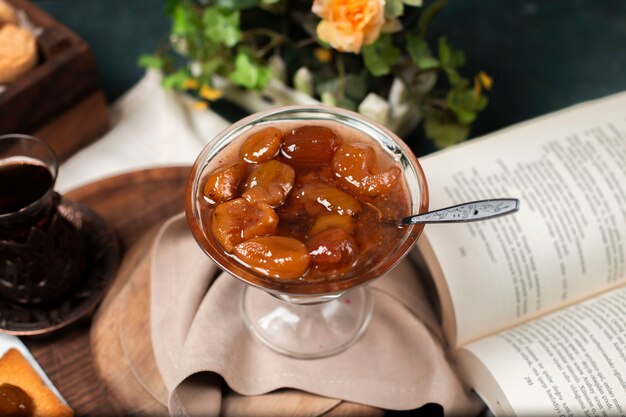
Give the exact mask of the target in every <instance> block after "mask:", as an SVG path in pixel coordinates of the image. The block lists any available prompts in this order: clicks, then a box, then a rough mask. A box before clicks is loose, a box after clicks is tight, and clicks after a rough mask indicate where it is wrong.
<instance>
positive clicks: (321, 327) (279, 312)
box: [241, 286, 372, 359]
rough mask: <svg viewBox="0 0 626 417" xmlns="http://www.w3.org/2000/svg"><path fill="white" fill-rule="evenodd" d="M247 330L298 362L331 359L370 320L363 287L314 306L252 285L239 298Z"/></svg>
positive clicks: (367, 296) (368, 300) (366, 290)
mask: <svg viewBox="0 0 626 417" xmlns="http://www.w3.org/2000/svg"><path fill="white" fill-rule="evenodd" d="M241 314H242V316H243V319H244V321H245V323H246V326H247V327H248V329H249V330H250V331H251V332H252V334H253V335H254V336H256V337H257V338H258V339H259V340H260V341H261V342H263V343H264V344H265V345H266V346H268V347H269V348H271V349H273V350H275V351H276V352H279V353H281V354H283V355H287V356H291V357H294V358H301V359H314V358H323V357H326V356H331V355H334V354H337V353H339V352H342V351H343V350H345V349H347V348H348V347H350V346H352V345H353V344H354V343H355V342H356V341H357V340H358V339H359V338H360V337H361V335H363V333H364V332H365V329H366V328H367V325H368V324H369V321H370V318H371V317H372V300H371V295H370V290H369V288H368V287H367V286H361V287H358V288H355V289H353V290H350V291H347V292H346V293H344V294H343V295H342V296H341V297H339V298H337V299H334V300H332V301H327V302H322V303H318V304H304V305H303V304H293V303H288V302H285V301H282V300H279V299H278V298H276V297H274V296H272V295H270V294H268V293H267V292H265V291H263V290H260V289H257V288H255V287H252V286H246V288H245V289H244V291H243V294H242V298H241Z"/></svg>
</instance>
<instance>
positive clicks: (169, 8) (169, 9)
mask: <svg viewBox="0 0 626 417" xmlns="http://www.w3.org/2000/svg"><path fill="white" fill-rule="evenodd" d="M179 3H180V0H166V1H165V14H166V15H168V16H170V17H172V16H173V15H174V10H175V9H176V7H177V6H178V4H179Z"/></svg>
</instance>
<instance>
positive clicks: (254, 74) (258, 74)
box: [228, 50, 272, 89]
mask: <svg viewBox="0 0 626 417" xmlns="http://www.w3.org/2000/svg"><path fill="white" fill-rule="evenodd" d="M271 77H272V74H271V72H270V70H269V68H267V67H262V66H259V65H257V64H256V63H255V62H254V61H252V59H251V57H250V55H249V52H248V51H246V50H240V51H239V52H238V53H237V57H236V58H235V70H234V71H233V72H231V73H230V74H229V76H228V78H229V79H230V80H231V81H232V82H233V83H235V84H237V85H240V86H242V87H246V88H248V89H262V88H263V87H265V85H266V84H267V83H268V82H269V80H270V79H271Z"/></svg>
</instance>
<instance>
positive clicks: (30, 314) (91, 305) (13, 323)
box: [0, 200, 120, 336]
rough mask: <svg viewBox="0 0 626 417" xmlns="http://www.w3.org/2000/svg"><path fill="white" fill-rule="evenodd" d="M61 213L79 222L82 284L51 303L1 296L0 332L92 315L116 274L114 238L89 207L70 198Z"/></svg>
mask: <svg viewBox="0 0 626 417" xmlns="http://www.w3.org/2000/svg"><path fill="white" fill-rule="evenodd" d="M59 211H60V212H61V213H62V215H64V216H66V217H67V218H69V219H71V220H72V222H73V223H74V224H79V225H81V226H80V230H81V233H82V234H83V236H84V238H85V243H86V245H87V247H86V252H87V257H88V259H87V266H86V268H85V272H84V276H83V279H82V280H81V283H80V284H79V285H77V286H76V287H75V288H73V289H72V290H71V291H70V292H69V293H67V294H66V295H64V296H62V297H60V298H59V299H57V300H55V301H52V302H50V303H46V304H41V305H22V304H17V303H12V302H11V301H10V300H6V299H3V298H0V332H1V333H8V334H14V335H18V336H26V335H37V334H44V333H49V332H52V331H54V330H58V329H60V328H62V327H65V326H67V325H69V324H71V323H73V322H75V321H77V320H79V319H80V318H83V317H85V316H87V315H89V314H91V313H92V312H93V311H94V310H95V308H96V306H97V305H98V303H99V302H100V300H101V299H102V297H103V296H104V293H105V292H106V290H107V288H108V286H109V283H110V281H111V279H112V278H113V277H114V276H115V273H116V271H117V267H118V265H119V261H120V248H119V243H118V240H117V237H116V236H115V233H114V232H113V230H112V229H111V228H110V227H109V226H108V225H107V224H106V222H105V221H104V220H103V219H102V218H101V217H100V216H99V215H97V214H96V213H94V212H93V211H91V210H90V209H89V208H88V207H86V206H84V205H82V204H79V203H76V202H73V201H69V200H63V201H62V202H61V204H60V205H59Z"/></svg>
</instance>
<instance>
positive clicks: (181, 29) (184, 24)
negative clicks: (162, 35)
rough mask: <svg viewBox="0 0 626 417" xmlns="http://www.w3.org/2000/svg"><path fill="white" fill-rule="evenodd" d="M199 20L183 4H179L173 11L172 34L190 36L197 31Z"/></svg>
mask: <svg viewBox="0 0 626 417" xmlns="http://www.w3.org/2000/svg"><path fill="white" fill-rule="evenodd" d="M197 23H198V22H197V18H196V16H194V14H193V12H192V11H191V10H190V9H189V8H187V7H186V6H184V5H182V4H178V5H176V6H175V7H174V9H173V11H172V33H173V34H176V35H181V36H185V35H189V34H191V33H193V32H195V31H196V29H197Z"/></svg>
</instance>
